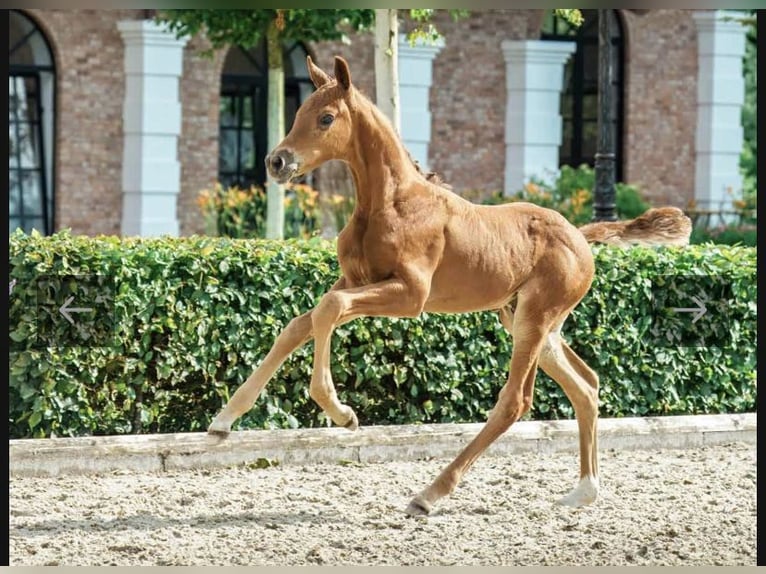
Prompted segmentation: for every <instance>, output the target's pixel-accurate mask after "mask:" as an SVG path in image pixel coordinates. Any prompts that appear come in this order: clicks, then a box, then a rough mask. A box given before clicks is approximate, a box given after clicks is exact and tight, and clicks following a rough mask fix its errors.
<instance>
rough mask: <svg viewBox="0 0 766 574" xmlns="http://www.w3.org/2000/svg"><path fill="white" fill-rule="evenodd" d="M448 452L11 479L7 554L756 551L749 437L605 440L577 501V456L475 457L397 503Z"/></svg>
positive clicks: (219, 559) (221, 557)
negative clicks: (419, 500)
mask: <svg viewBox="0 0 766 574" xmlns="http://www.w3.org/2000/svg"><path fill="white" fill-rule="evenodd" d="M447 462H448V461H447V460H429V461H413V462H389V463H380V464H338V465H317V466H306V467H271V468H262V469H259V468H247V467H237V468H225V469H215V470H197V471H188V472H169V473H165V474H133V473H124V472H123V473H115V474H110V475H101V476H88V477H75V476H68V477H61V478H55V479H50V478H47V479H42V478H34V479H32V478H14V479H12V480H11V484H10V564H11V566H22V565H29V566H31V565H90V566H95V565H304V564H328V565H340V564H347V565H352V564H356V565H378V564H391V565H462V564H475V565H649V564H651V565H684V566H691V565H755V564H756V447H755V445H749V444H729V445H724V446H715V447H706V448H701V449H693V450H667V451H660V452H658V451H627V452H616V451H602V453H601V477H602V483H603V488H602V496H601V498H600V499H599V500H598V502H597V503H596V504H595V505H593V506H590V507H586V508H584V509H580V510H572V509H569V508H564V507H560V506H558V505H556V504H554V502H555V500H556V499H557V498H558V497H559V496H561V495H563V494H566V492H568V490H569V489H570V488H571V487H573V486H574V484H575V482H576V475H577V458H576V454H575V453H572V454H564V455H562V454H558V455H546V456H543V455H525V456H523V457H522V456H518V457H513V458H500V457H491V456H485V457H484V458H481V459H480V460H479V461H478V462H477V463H476V465H475V466H474V468H473V469H472V470H471V472H470V473H469V474H468V475H467V476H466V478H465V480H464V481H463V483H462V484H461V485H460V486H459V487H458V489H457V490H456V491H455V492H454V493H453V495H452V496H451V497H449V498H447V499H443V500H442V501H441V503H440V504H438V505H437V506H436V507H435V509H434V511H433V512H432V514H431V516H429V517H428V518H410V517H408V516H406V515H405V514H404V512H403V510H404V508H405V507H406V505H407V503H408V502H409V499H410V497H411V496H412V495H413V494H415V493H416V491H419V490H420V489H421V488H423V487H425V486H426V485H427V484H428V483H429V482H430V481H431V479H432V478H434V477H435V476H436V474H437V473H438V472H439V470H441V468H442V467H443V466H444V464H445V463H447Z"/></svg>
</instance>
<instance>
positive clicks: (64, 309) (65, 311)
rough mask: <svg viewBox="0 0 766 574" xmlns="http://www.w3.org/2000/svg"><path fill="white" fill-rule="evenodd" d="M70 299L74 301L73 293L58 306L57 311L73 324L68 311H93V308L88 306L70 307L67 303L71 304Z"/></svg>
mask: <svg viewBox="0 0 766 574" xmlns="http://www.w3.org/2000/svg"><path fill="white" fill-rule="evenodd" d="M72 301H74V295H73V296H72V297H70V298H69V299H67V300H66V301H64V304H63V305H62V306H61V307H59V313H61V314H62V315H63V316H64V319H66V320H67V321H69V322H70V323H71V324H72V325H74V319H72V316H71V315H70V313H87V312H88V311H93V309H91V308H90V307H70V306H69V305H71V304H72Z"/></svg>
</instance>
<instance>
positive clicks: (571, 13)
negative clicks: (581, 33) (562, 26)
mask: <svg viewBox="0 0 766 574" xmlns="http://www.w3.org/2000/svg"><path fill="white" fill-rule="evenodd" d="M553 13H554V14H556V16H560V17H562V18H563V19H564V20H566V21H567V22H569V23H570V24H572V25H573V26H574V27H575V28H577V27H579V26H581V25H582V23H583V21H584V20H583V16H582V12H581V11H580V10H579V9H578V8H555V9H554V10H553Z"/></svg>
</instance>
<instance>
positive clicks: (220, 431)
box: [207, 419, 231, 438]
mask: <svg viewBox="0 0 766 574" xmlns="http://www.w3.org/2000/svg"><path fill="white" fill-rule="evenodd" d="M207 433H208V434H211V435H213V436H217V437H220V438H226V437H227V436H229V435H230V434H231V425H227V424H224V423H221V422H219V421H218V420H217V419H216V420H214V421H213V422H212V423H210V426H209V427H207Z"/></svg>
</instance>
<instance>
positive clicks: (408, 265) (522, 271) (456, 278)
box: [208, 56, 683, 516]
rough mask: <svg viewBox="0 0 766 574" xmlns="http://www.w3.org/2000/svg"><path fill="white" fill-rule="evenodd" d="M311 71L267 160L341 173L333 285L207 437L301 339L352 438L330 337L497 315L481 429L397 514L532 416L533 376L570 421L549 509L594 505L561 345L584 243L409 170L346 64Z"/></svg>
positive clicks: (575, 380)
mask: <svg viewBox="0 0 766 574" xmlns="http://www.w3.org/2000/svg"><path fill="white" fill-rule="evenodd" d="M307 65H308V70H309V75H310V78H311V81H312V82H313V84H314V86H315V87H316V90H315V91H314V92H313V93H312V94H311V95H310V96H309V97H308V98H307V99H306V101H305V102H304V103H303V104H302V105H301V106H300V108H299V109H298V111H297V114H296V117H295V121H294V123H293V126H292V128H291V130H290V132H289V133H288V134H287V136H285V138H284V139H283V140H282V142H281V143H279V144H278V145H277V146H276V148H274V150H272V151H271V153H269V154H268V156H267V157H266V160H265V161H266V166H267V170H268V172H269V176H270V177H271V178H272V179H274V180H275V181H277V182H279V183H282V184H284V183H287V182H288V181H290V180H291V179H293V178H296V177H299V176H301V175H303V174H306V173H308V172H309V171H311V170H313V169H316V168H317V167H319V166H320V165H321V164H323V163H324V162H326V161H329V160H342V161H344V162H346V163H347V164H348V166H349V168H350V171H351V173H352V176H353V180H354V184H355V188H356V189H355V194H356V204H355V208H354V212H353V215H352V216H351V218H350V220H349V221H348V223H347V225H346V226H345V227H344V229H343V230H342V231H341V232H340V234H339V235H338V239H337V257H338V261H339V264H340V269H341V276H340V277H339V279H338V280H337V281H336V282H335V283H334V285H333V286H332V287H331V288H330V289H329V290H328V291H327V292H326V293H325V294H324V295H323V296H322V297H321V299H320V300H319V303H318V304H317V305H316V307H314V308H313V309H312V310H310V311H308V312H306V313H304V314H302V315H300V316H297V317H295V318H293V319H292V320H291V321H290V322H289V324H288V325H287V327H286V328H285V329H284V330H283V331H282V332H281V333H280V334H279V335H278V336H277V338H276V340H275V342H274V345H273V347H272V348H271V350H270V351H269V352H268V354H267V355H266V356H265V358H264V359H263V361H262V362H261V364H260V365H259V366H258V367H257V368H256V369H255V370H254V371H253V373H252V374H251V375H250V376H249V377H248V378H247V380H246V381H245V382H244V383H243V384H242V385H241V386H240V387H239V388H238V389H237V391H236V392H235V393H234V395H232V397H231V398H230V400H229V401H228V402H227V403H226V405H225V406H224V407H223V409H222V410H221V411H220V412H219V413H218V414H217V415H216V417H215V418H214V420H213V421H212V422H211V424H210V426H209V428H208V432H209V433H211V434H214V435H220V436H224V437H225V436H227V435H228V434H229V432H230V431H231V426H232V423H233V422H234V421H235V420H236V419H237V418H238V417H240V416H241V415H242V414H244V413H245V412H247V411H248V410H249V409H251V408H252V407H253V405H254V403H255V401H256V399H257V397H258V395H259V393H260V392H261V390H262V389H263V388H264V386H265V385H266V383H267V382H268V380H269V379H270V378H271V377H272V376H273V375H274V373H275V372H276V370H277V369H278V368H279V366H280V365H281V364H282V363H283V361H284V360H285V359H286V358H287V357H288V355H290V354H291V353H292V352H293V351H294V350H295V349H297V348H299V347H300V346H302V345H303V344H305V343H306V342H307V341H309V340H310V339H311V338H313V339H314V355H313V371H312V376H311V383H310V386H309V395H310V397H311V398H312V399H313V400H314V401H315V402H316V403H317V404H318V405H319V406H320V407H321V408H322V409H323V411H324V412H325V413H326V414H327V416H328V417H329V418H330V419H331V420H332V421H333V423H334V424H336V425H338V426H342V427H346V428H347V429H350V430H355V429H357V428H358V425H359V423H358V419H357V416H356V414H355V412H354V410H353V409H352V408H351V407H350V406H349V405H346V404H343V403H341V402H340V400H339V399H338V395H337V392H336V390H335V387H334V385H333V380H332V377H331V374H330V360H331V354H330V339H331V337H332V334H333V331H334V329H335V328H336V327H338V326H339V325H342V324H344V323H347V322H349V321H352V320H354V319H357V318H360V317H417V316H419V315H420V314H421V313H423V312H428V313H468V312H478V311H493V312H497V313H499V317H500V321H501V323H502V325H503V326H504V328H505V329H507V331H508V332H509V333H510V334H511V336H512V338H513V347H512V353H511V360H510V369H509V374H508V377H507V380H506V382H505V384H504V386H503V387H502V388H501V390H500V392H499V394H498V397H497V402H496V404H495V406H494V407H493V409H492V410H491V411H490V413H489V415H488V418H487V421H486V423H485V425H484V426H483V427H482V429H481V430H480V432H479V433H478V434H477V435H476V436H475V438H474V439H473V440H472V441H471V442H470V443H469V444H468V445H467V446H466V447H465V448H464V449H463V450H462V451H461V452H460V453H459V454H458V456H457V457H456V458H455V459H454V460H453V461H452V462H451V463H450V464H449V465H447V466H446V467H445V468H444V469H443V470H442V472H441V473H440V474H439V475H438V476H437V477H436V479H435V480H434V481H433V482H432V483H431V484H430V485H429V486H428V487H427V488H425V489H424V490H422V491H421V492H420V493H419V494H417V495H416V496H415V497H414V498H413V499H412V501H411V502H410V503H409V505H408V506H407V508H406V510H405V512H406V513H407V514H409V515H412V516H422V515H427V514H429V512H430V511H431V510H432V507H433V505H434V504H435V503H436V502H437V501H438V500H439V499H441V498H442V497H444V496H446V495H448V494H450V493H451V492H452V491H453V490H454V489H455V487H456V486H457V484H458V483H459V481H460V480H461V477H462V476H463V475H464V474H465V473H466V472H467V471H468V469H469V468H470V467H471V465H472V464H473V463H474V462H475V461H476V459H477V458H478V457H479V456H480V455H481V454H482V453H483V452H484V451H485V450H486V449H487V447H489V445H490V444H491V443H492V442H493V441H494V440H495V439H497V438H498V437H499V436H500V435H502V434H503V433H504V432H505V431H506V430H508V428H509V427H510V426H511V425H512V424H513V423H514V422H515V421H517V420H519V418H520V417H522V416H523V415H524V414H525V413H526V412H527V411H529V409H530V407H531V406H532V397H533V391H534V386H535V374H536V371H537V368H538V366H539V367H540V368H542V370H543V371H545V372H546V373H547V374H548V375H550V376H551V378H552V379H553V380H555V381H556V382H557V383H558V384H559V385H560V386H561V387H562V389H563V390H564V392H565V393H566V396H567V397H568V399H569V400H570V401H571V403H572V405H573V407H574V411H575V417H576V419H577V425H578V435H579V451H580V472H579V481H578V482H577V484H576V486H575V487H574V489H573V490H572V491H571V492H569V493H568V494H567V495H565V496H564V497H563V498H561V499H560V500H559V501H558V502H559V503H561V504H563V505H567V506H571V507H580V506H583V505H586V504H590V503H592V502H594V501H595V500H596V498H597V495H598V490H599V474H598V458H597V450H598V448H597V434H596V430H597V419H598V387H599V379H598V376H597V375H596V373H595V372H594V371H593V370H592V369H591V368H590V367H589V366H588V365H587V364H586V363H585V361H583V360H582V359H581V358H580V357H579V356H578V355H577V354H576V353H575V352H574V351H573V350H572V349H571V348H570V347H569V345H568V344H567V343H566V342H565V341H564V340H563V338H562V336H561V328H562V325H563V323H564V321H565V320H566V318H567V316H568V315H569V314H570V313H571V312H572V310H573V309H574V308H575V307H576V306H577V304H578V303H579V302H580V301H581V299H582V298H583V297H584V296H585V294H586V293H587V292H588V290H589V289H590V286H591V283H592V280H593V275H594V259H593V255H592V252H591V248H590V244H589V241H588V238H587V237H586V234H584V233H583V232H582V231H580V230H579V229H578V228H577V227H575V226H573V225H572V224H571V223H570V222H569V221H567V219H565V218H564V217H563V216H562V215H561V214H559V213H558V212H556V211H555V210H552V209H547V208H543V207H539V206H536V205H533V204H530V203H523V202H515V203H508V204H503V205H492V206H490V205H478V204H474V203H471V202H469V201H467V200H465V199H463V198H461V197H460V196H459V195H457V194H455V193H453V192H452V191H450V190H449V189H448V186H446V185H445V184H443V182H441V181H440V180H439V179H438V178H435V177H434V176H433V174H430V173H424V172H423V171H422V170H421V169H420V167H419V166H418V165H417V164H416V163H415V162H414V161H413V160H412V158H411V156H410V155H409V153H408V152H407V150H406V149H405V148H404V146H403V145H402V142H401V140H400V138H399V136H398V135H397V133H396V131H395V130H394V128H393V126H392V124H391V123H390V121H389V120H388V119H387V118H386V117H385V115H384V114H383V113H382V112H381V111H380V110H379V109H378V108H376V106H375V105H374V104H373V103H372V102H371V101H370V100H369V99H368V98H367V97H366V96H365V95H364V94H363V93H362V92H361V91H359V90H358V89H357V88H356V87H355V86H354V84H353V83H352V81H351V72H350V70H349V66H348V63H347V62H346V61H345V60H344V59H343V58H341V57H335V61H334V78H333V77H331V76H330V75H329V74H327V73H325V72H324V71H323V70H322V69H320V68H319V67H318V66H316V65H315V64H314V63H313V61H312V60H311V57H310V56H309V57H307ZM673 209H675V208H671V210H670V212H662V213H659V214H657V213H655V214H654V216H652V217H649V218H648V219H647V218H644V220H642V222H643V225H638V226H633V228H632V229H627V228H626V226H625V225H624V224H623V225H622V227H620V225H619V224H617V225H613V224H607V225H604V224H598V223H595V224H590V225H589V226H588V229H587V230H586V231H587V233H588V236H590V237H591V239H592V241H594V242H598V241H600V242H604V243H609V242H612V243H614V242H616V241H615V238H617V239H619V238H620V229H622V230H623V231H627V232H632V233H633V235H635V234H638V235H639V236H640V237H644V238H648V241H649V242H651V241H654V240H657V241H659V242H662V241H664V240H665V239H666V238H665V236H663V235H662V234H660V235H659V236H657V237H654V239H652V237H653V230H654V229H655V228H656V227H657V222H658V221H661V222H663V221H664V222H665V223H666V225H665V227H672V220H673V219H674V217H675V216H677V215H678V214H677V213H675V212H674V211H673ZM677 211H678V212H680V210H677ZM682 216H683V215H682ZM669 220H670V221H671V223H668V221H669ZM682 234H683V233H682V232H681V233H680V235H682ZM628 235H630V233H628ZM633 242H635V241H633ZM618 243H619V242H618ZM627 243H631V241H628V242H627Z"/></svg>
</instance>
